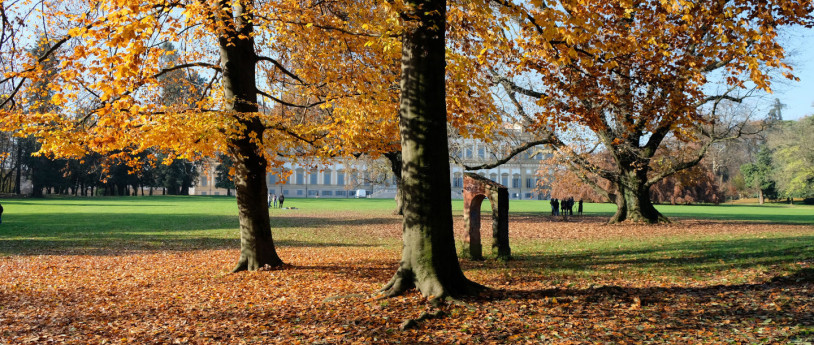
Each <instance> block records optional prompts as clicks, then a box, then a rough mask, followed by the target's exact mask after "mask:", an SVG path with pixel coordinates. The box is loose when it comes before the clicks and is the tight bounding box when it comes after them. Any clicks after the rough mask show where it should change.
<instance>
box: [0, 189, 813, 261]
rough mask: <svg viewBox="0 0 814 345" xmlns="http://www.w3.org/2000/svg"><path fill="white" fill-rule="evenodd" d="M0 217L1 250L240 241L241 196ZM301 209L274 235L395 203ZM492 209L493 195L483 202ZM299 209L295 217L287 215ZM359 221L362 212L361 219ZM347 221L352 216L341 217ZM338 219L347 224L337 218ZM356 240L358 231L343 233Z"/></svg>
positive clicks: (722, 210)
mask: <svg viewBox="0 0 814 345" xmlns="http://www.w3.org/2000/svg"><path fill="white" fill-rule="evenodd" d="M2 204H3V206H4V207H5V212H4V214H3V223H2V225H0V253H2V254H6V255H8V254H13V253H20V252H30V251H31V250H38V251H42V252H48V251H49V250H50V249H57V248H75V249H77V250H88V249H94V250H102V249H104V248H109V247H110V244H115V247H120V246H123V247H125V248H127V247H129V246H132V247H133V248H137V249H160V248H172V249H196V248H223V247H236V246H237V241H238V237H239V234H238V229H237V228H238V219H237V206H236V204H235V199H234V198H231V197H215V196H204V197H199V196H154V197H116V198H92V199H87V198H45V199H5V200H2ZM285 205H286V206H287V207H296V208H297V209H296V210H277V209H275V210H272V214H271V215H272V219H273V227H274V232H275V238H278V239H279V240H280V241H283V243H281V245H285V243H284V242H285V241H286V240H291V241H298V242H302V243H316V242H319V241H320V240H321V239H320V238H318V236H310V237H308V236H305V235H303V233H307V232H308V231H306V230H304V229H306V228H309V227H318V226H319V225H320V224H322V223H325V222H328V221H326V220H325V219H322V220H319V221H312V222H308V223H307V224H304V223H303V222H304V221H305V220H304V219H308V216H309V215H310V216H313V217H314V219H317V218H320V217H319V215H320V214H324V213H326V212H328V213H336V214H349V215H355V216H356V217H358V218H359V219H363V218H364V219H367V220H366V222H367V224H374V225H375V222H376V221H377V220H378V221H392V219H390V220H383V219H382V218H381V217H382V216H385V217H386V216H389V214H390V212H391V211H392V210H393V208H394V207H395V202H394V201H393V200H389V199H297V198H289V199H287V200H286V203H285ZM657 207H658V209H659V210H661V211H662V212H663V213H664V214H666V215H667V216H668V217H671V218H675V219H686V218H697V219H714V220H731V221H733V222H754V223H776V224H801V225H805V224H814V207H812V206H801V205H794V206H790V205H764V206H756V205H755V206H751V205H720V206H676V205H658V206H657ZM452 208H453V213H454V215H455V216H460V215H461V210H462V208H463V205H462V201H461V200H454V201H453V204H452ZM482 210H483V213H487V212H489V204H488V202H484V203H483V205H482ZM549 210H550V206H549V205H548V201H545V200H543V201H536V200H521V201H512V202H511V212H512V213H513V214H517V215H531V216H536V215H540V216H544V215H547V214H549ZM613 212H614V205H612V204H590V203H589V204H585V214H586V215H588V216H591V215H593V216H601V217H605V216H610V215H611V214H612V213H613ZM293 214H294V215H297V216H298V217H297V218H291V217H288V216H289V215H293ZM360 221H361V220H360ZM343 222H345V223H347V224H345V225H346V226H353V225H354V222H349V221H343ZM332 225H333V226H336V225H341V224H332ZM289 235H290V236H289ZM338 240H340V242H342V241H345V242H347V241H351V242H352V241H356V240H357V239H356V238H348V239H342V238H340V239H338Z"/></svg>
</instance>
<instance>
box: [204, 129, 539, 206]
mask: <svg viewBox="0 0 814 345" xmlns="http://www.w3.org/2000/svg"><path fill="white" fill-rule="evenodd" d="M492 146H493V145H492ZM489 147H491V146H489V145H485V144H482V143H479V142H477V141H474V140H472V141H469V140H467V141H463V142H462V143H459V144H458V145H455V148H454V150H453V154H454V155H455V158H456V159H450V176H449V178H450V184H451V186H452V194H451V197H452V198H453V199H461V198H462V197H463V194H462V192H463V190H462V189H463V174H464V172H465V170H464V168H463V167H462V166H461V165H459V164H458V163H456V162H455V161H456V160H457V161H458V162H460V163H462V164H465V165H470V166H473V165H477V164H481V163H484V162H488V161H489V159H493V158H494V155H492V154H491V153H490V152H489V151H490V150H489ZM549 156H550V154H549V153H547V151H543V150H542V149H531V150H528V151H527V152H525V153H521V154H519V155H517V156H515V157H514V158H513V159H512V160H510V161H509V162H507V163H506V164H503V165H501V166H499V167H497V168H493V169H485V170H479V171H474V172H475V173H477V174H479V175H481V176H483V177H485V178H487V179H490V180H492V181H494V182H497V183H500V184H502V185H504V186H506V187H507V188H508V189H509V198H510V199H515V200H520V199H524V200H530V199H534V200H541V199H548V197H549V195H548V192H547V191H546V190H545V189H544V188H540V187H541V185H540V184H541V181H540V179H539V176H538V171H539V170H540V166H541V162H542V161H543V160H544V159H545V158H547V157H549ZM283 169H285V171H286V172H287V173H288V176H287V178H284V179H280V178H279V177H278V174H274V173H269V174H266V181H267V183H268V188H269V193H273V194H276V195H285V196H286V197H287V198H290V197H294V198H356V197H366V198H393V197H395V195H396V183H395V178H394V177H393V173H392V172H391V171H390V170H389V162H387V161H385V160H384V159H383V158H382V159H380V160H362V159H360V160H345V161H342V162H338V161H337V162H335V163H332V164H327V165H325V164H322V165H316V164H307V163H300V164H291V163H286V164H285V166H284V167H283ZM215 176H216V173H215V168H214V166H212V167H210V168H208V169H204V170H203V171H202V173H201V175H200V177H199V180H198V181H197V183H196V184H195V187H194V188H192V189H191V190H190V194H193V195H228V194H232V195H233V194H234V191H228V190H226V189H224V188H217V187H215Z"/></svg>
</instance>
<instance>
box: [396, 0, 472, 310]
mask: <svg viewBox="0 0 814 345" xmlns="http://www.w3.org/2000/svg"><path fill="white" fill-rule="evenodd" d="M408 3H409V4H410V5H413V6H415V8H416V10H415V12H414V13H410V14H405V15H404V17H405V18H410V19H412V20H415V21H416V22H415V23H414V24H416V25H415V26H412V25H410V24H408V25H407V27H408V28H409V29H407V32H405V33H404V36H403V48H402V68H401V99H400V108H399V117H400V123H399V129H400V132H401V147H402V150H401V152H402V158H403V163H402V182H401V187H402V190H403V196H404V220H403V233H402V235H403V247H402V258H401V262H400V264H399V268H398V270H397V271H396V274H395V275H394V277H393V279H391V281H390V282H389V283H388V284H387V285H386V286H385V287H384V289H383V291H385V293H386V294H387V295H388V296H394V295H398V294H401V293H403V292H404V291H406V290H408V289H410V288H412V287H416V288H418V290H419V291H421V293H422V294H423V295H424V296H426V297H432V298H433V299H440V298H443V297H446V296H453V297H454V296H462V295H468V294H473V293H476V292H477V291H479V290H480V289H482V288H483V287H482V286H480V285H478V284H475V283H473V282H471V281H469V280H468V279H467V278H466V277H465V276H464V274H463V271H462V270H461V267H460V265H459V263H458V255H457V253H456V251H455V240H454V236H453V229H452V205H451V198H450V190H451V188H450V184H449V153H448V151H449V150H448V148H447V128H446V126H447V118H446V104H445V97H446V94H445V90H444V70H445V60H444V54H445V45H444V44H445V42H444V30H445V18H446V3H445V1H444V0H423V1H422V0H413V1H408ZM411 24H413V23H411Z"/></svg>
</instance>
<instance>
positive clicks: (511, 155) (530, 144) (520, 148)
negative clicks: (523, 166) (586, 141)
mask: <svg viewBox="0 0 814 345" xmlns="http://www.w3.org/2000/svg"><path fill="white" fill-rule="evenodd" d="M550 141H551V139H550V138H544V139H540V140H535V141H530V142H527V143H524V144H523V145H520V146H518V147H515V148H514V149H512V150H511V151H510V152H509V154H508V155H506V156H505V157H503V158H500V159H498V160H496V161H494V162H490V163H485V164H481V165H466V164H464V163H462V162H461V161H460V160H458V157H455V156H452V160H453V161H455V163H456V164H458V165H460V166H462V167H464V169H466V170H481V169H491V168H496V167H498V166H501V165H503V164H506V163H507V162H508V161H510V160H511V159H512V158H514V157H515V156H517V155H519V154H521V153H523V152H525V151H526V150H528V149H530V148H532V147H535V146H537V145H545V144H548V143H549V142H550Z"/></svg>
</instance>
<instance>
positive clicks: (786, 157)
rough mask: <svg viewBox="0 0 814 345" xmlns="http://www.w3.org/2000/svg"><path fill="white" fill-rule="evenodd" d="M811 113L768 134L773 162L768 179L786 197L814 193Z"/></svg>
mask: <svg viewBox="0 0 814 345" xmlns="http://www.w3.org/2000/svg"><path fill="white" fill-rule="evenodd" d="M811 133H814V116H807V117H803V118H801V119H799V120H797V121H787V122H785V123H784V124H783V125H782V127H781V128H779V130H778V131H776V132H774V133H772V134H770V135H769V138H768V146H769V148H771V150H772V152H773V153H774V154H773V155H772V162H773V164H774V169H773V172H774V173H773V174H772V178H773V179H774V180H775V181H776V182H777V188H778V189H779V190H780V192H781V193H782V194H783V195H784V196H786V197H788V198H795V197H797V198H807V197H812V196H814V144H812V143H811Z"/></svg>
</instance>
